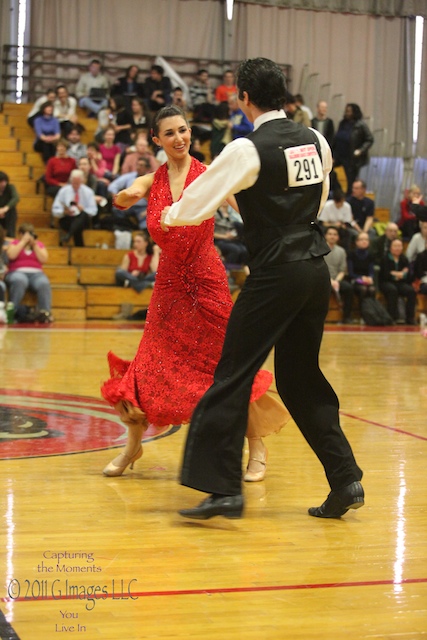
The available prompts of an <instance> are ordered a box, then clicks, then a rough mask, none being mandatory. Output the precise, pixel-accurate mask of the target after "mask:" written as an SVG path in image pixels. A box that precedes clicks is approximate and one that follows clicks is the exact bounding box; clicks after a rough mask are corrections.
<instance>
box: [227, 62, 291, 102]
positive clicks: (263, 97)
mask: <svg viewBox="0 0 427 640" xmlns="http://www.w3.org/2000/svg"><path fill="white" fill-rule="evenodd" d="M237 89H238V92H239V99H240V100H243V92H244V91H246V93H247V94H248V96H249V100H250V101H251V102H252V103H253V104H254V105H255V106H256V107H258V108H259V109H261V110H263V111H264V110H265V111H273V110H275V109H277V110H279V109H283V105H284V103H285V100H286V93H287V92H286V80H285V76H284V75H283V72H282V70H281V68H280V67H279V65H277V64H276V63H275V62H273V61H272V60H269V59H268V58H252V59H250V60H244V61H243V62H242V63H241V64H240V65H239V67H238V69H237Z"/></svg>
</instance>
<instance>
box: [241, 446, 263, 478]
mask: <svg viewBox="0 0 427 640" xmlns="http://www.w3.org/2000/svg"><path fill="white" fill-rule="evenodd" d="M267 458H268V450H267V447H266V446H265V445H264V455H263V456H262V457H261V456H257V457H255V456H251V457H250V458H249V462H248V466H247V468H246V473H245V475H244V476H243V480H244V481H245V482H261V480H264V478H265V472H266V470H267ZM251 460H253V461H254V462H258V463H260V464H261V465H262V469H261V470H260V471H251V470H250V468H249V467H250V466H251Z"/></svg>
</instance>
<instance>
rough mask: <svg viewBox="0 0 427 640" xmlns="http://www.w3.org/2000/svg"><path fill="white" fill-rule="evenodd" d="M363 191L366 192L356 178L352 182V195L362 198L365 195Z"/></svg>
mask: <svg viewBox="0 0 427 640" xmlns="http://www.w3.org/2000/svg"><path fill="white" fill-rule="evenodd" d="M365 193H366V189H365V187H364V186H363V184H362V183H361V182H360V180H356V182H353V187H352V195H353V196H354V197H355V198H357V199H358V200H362V198H364V197H365Z"/></svg>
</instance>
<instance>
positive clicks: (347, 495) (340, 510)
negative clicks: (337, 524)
mask: <svg viewBox="0 0 427 640" xmlns="http://www.w3.org/2000/svg"><path fill="white" fill-rule="evenodd" d="M364 504H365V492H364V491H363V487H362V485H361V484H360V482H352V483H351V484H349V485H348V486H347V487H344V488H343V489H338V490H337V491H331V493H330V494H329V495H328V497H327V498H326V500H325V502H324V503H323V504H322V505H321V506H320V507H311V508H310V509H309V510H308V513H309V514H310V515H311V516H315V517H316V518H340V517H341V516H343V515H344V514H345V513H347V511H348V510H349V509H359V507H363V505H364Z"/></svg>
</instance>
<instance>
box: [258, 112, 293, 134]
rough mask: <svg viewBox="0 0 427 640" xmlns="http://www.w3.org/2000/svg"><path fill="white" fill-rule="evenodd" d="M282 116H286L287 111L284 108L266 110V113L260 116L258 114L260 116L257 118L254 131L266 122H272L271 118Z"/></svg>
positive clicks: (278, 118)
mask: <svg viewBox="0 0 427 640" xmlns="http://www.w3.org/2000/svg"><path fill="white" fill-rule="evenodd" d="M281 118H286V113H285V112H284V111H283V109H278V110H274V111H266V113H262V114H261V115H260V116H258V118H255V120H254V131H255V129H258V127H260V126H261V125H262V124H264V123H265V122H270V120H280V119H281Z"/></svg>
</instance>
